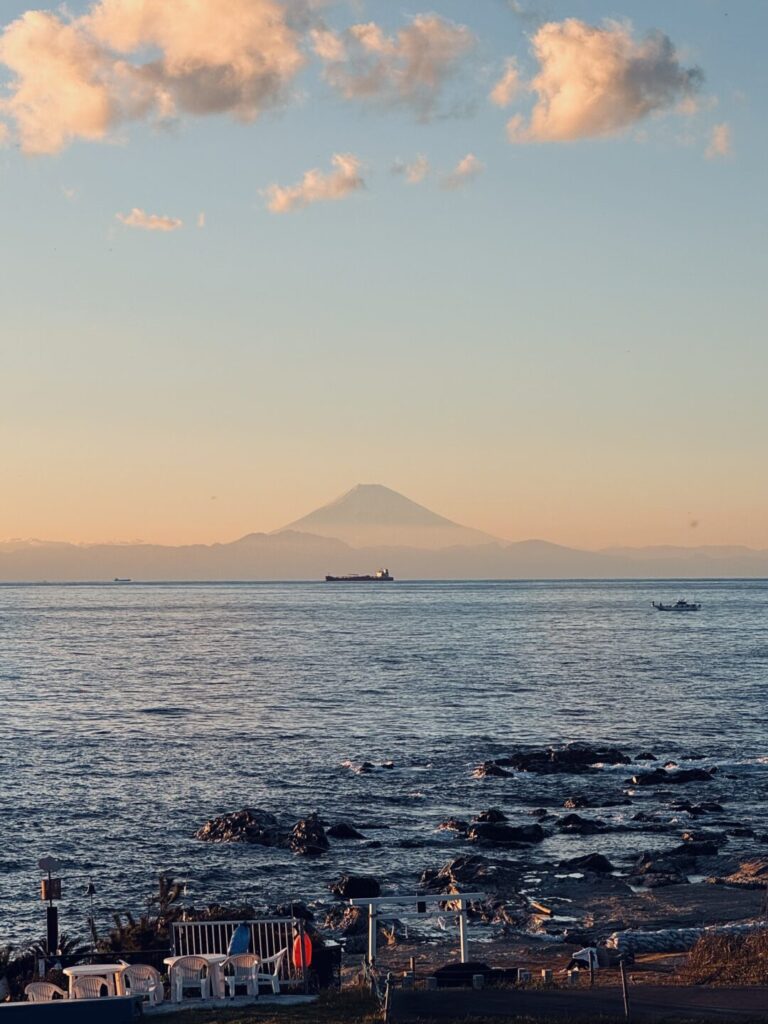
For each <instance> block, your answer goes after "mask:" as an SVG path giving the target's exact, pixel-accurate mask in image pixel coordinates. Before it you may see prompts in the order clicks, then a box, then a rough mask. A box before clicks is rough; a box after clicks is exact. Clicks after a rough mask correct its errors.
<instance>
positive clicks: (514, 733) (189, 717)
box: [0, 580, 768, 942]
mask: <svg viewBox="0 0 768 1024" xmlns="http://www.w3.org/2000/svg"><path fill="white" fill-rule="evenodd" d="M679 596H685V597H687V598H689V599H692V598H695V599H696V600H699V601H701V602H702V610H701V611H700V612H699V613H694V614H686V615H671V614H661V613H658V612H656V611H655V610H654V609H653V608H652V607H651V602H652V601H653V600H658V599H660V598H662V599H665V600H669V599H676V598H677V597H679ZM767 711H768V583H766V582H763V581H755V580H750V581H729V580H726V581H696V582H695V583H691V582H683V581H680V582H674V581H673V582H669V581H664V582H657V583H653V582H648V581H642V582H627V581H620V582H592V581H590V582H488V583H484V582H467V583H463V582H455V583H428V582H413V583H411V582H400V581H398V582H395V583H393V584H371V585H359V586H352V585H350V586H343V585H333V586H330V585H325V584H323V583H306V584H298V583H293V584H268V583H255V584H199V585H190V584H183V585H182V584H179V585H176V584H156V585H143V584H139V583H132V584H125V585H93V586H91V585H71V586H66V585H39V586H38V585H18V586H15V585H4V586H0V823H2V824H1V825H0V836H1V837H2V843H1V844H0V942H3V941H13V942H18V941H22V940H24V939H27V938H33V937H38V936H40V935H42V934H43V932H44V911H43V904H42V903H41V902H40V899H39V879H40V872H39V871H38V869H37V861H38V860H39V858H41V857H43V856H45V855H53V856H55V857H57V858H58V859H59V860H60V861H61V863H62V870H61V875H62V878H63V899H62V902H61V926H62V930H64V931H66V932H68V933H70V934H81V935H84V934H85V924H84V922H85V917H86V915H87V913H88V900H87V898H86V896H85V888H86V886H87V884H88V882H89V880H92V881H93V883H94V885H95V888H96V893H97V895H96V901H95V908H96V919H97V925H98V926H99V927H100V928H101V929H102V930H103V929H104V928H106V927H107V926H108V923H109V919H110V915H111V914H112V913H113V912H116V911H124V910H132V911H134V912H141V911H142V910H143V909H145V908H146V904H147V897H148V894H149V893H150V892H151V890H152V889H153V887H154V879H155V877H156V876H157V874H158V873H159V872H161V871H162V872H169V873H171V874H172V875H174V876H175V877H176V878H177V879H183V880H185V882H186V885H187V895H186V897H185V899H186V901H187V902H188V903H190V904H193V903H194V904H196V905H198V906H199V905H202V904H206V903H209V902H214V901H220V902H227V901H232V902H244V901H250V902H253V903H255V904H257V905H265V906H266V905H270V904H274V903H277V902H282V901H285V900H287V899H298V898H304V899H308V900H314V899H318V898H320V897H323V895H325V896H326V897H327V883H328V882H329V881H330V880H332V879H333V878H334V877H336V876H337V875H338V874H339V872H340V871H341V870H345V869H352V870H357V871H365V872H371V873H374V874H376V875H378V876H379V877H380V878H381V879H382V880H383V881H384V882H385V884H387V885H389V886H390V887H391V888H392V889H393V890H395V889H397V890H399V891H402V892H410V891H415V886H416V884H417V881H418V878H419V875H420V873H421V871H422V870H423V869H424V868H426V867H429V866H439V865H440V864H442V863H444V862H445V861H447V860H449V859H450V858H451V857H452V856H456V855H458V854H459V853H462V852H463V853H466V852H471V851H468V848H467V843H466V841H465V840H463V839H461V838H460V837H458V836H456V835H455V834H454V833H450V832H444V831H443V832H441V831H438V830H437V826H438V824H439V823H440V822H441V821H442V820H443V819H444V818H446V817H448V816H450V815H456V816H459V817H462V818H467V817H469V816H471V815H472V814H475V813H477V812H478V811H481V810H483V809H484V808H487V807H489V806H495V807H500V808H502V809H503V810H504V811H505V813H507V814H508V816H509V817H510V818H511V819H513V820H516V821H523V820H527V821H530V820H531V819H530V818H529V817H527V815H528V813H529V811H530V808H531V805H532V803H533V802H534V801H536V800H542V801H544V802H545V805H547V803H548V804H549V805H550V806H551V807H553V808H554V807H561V806H562V802H563V799H564V797H566V796H568V795H569V794H570V793H571V792H572V791H574V790H575V789H578V790H579V791H582V792H583V791H585V790H588V789H589V786H590V785H591V784H592V782H591V779H590V777H584V778H581V779H579V778H577V779H574V778H571V777H562V776H547V777H545V778H543V779H542V778H535V779H529V778H526V777H524V776H522V775H519V774H518V775H516V776H515V777H514V778H513V779H474V778H473V777H472V769H473V767H474V766H476V765H477V764H478V763H480V762H482V761H484V760H486V759H489V758H494V757H499V756H501V755H503V754H504V753H506V752H509V751H510V750H511V749H512V748H514V747H516V746H518V745H522V744H535V745H539V744H548V743H560V742H566V741H573V740H579V741H585V742H599V743H601V744H611V745H614V746H618V747H620V748H621V749H622V750H624V751H626V752H627V753H628V754H630V756H632V757H634V756H635V755H636V754H637V753H640V752H642V751H646V750H648V749H650V750H651V751H652V752H653V753H654V754H656V755H658V757H659V759H660V761H659V763H664V761H666V760H667V759H672V760H674V761H676V763H679V764H681V765H683V766H690V765H693V764H696V765H701V764H704V765H707V766H717V767H718V768H719V772H718V774H717V776H716V778H715V780H714V781H713V782H712V783H711V792H710V790H709V789H708V790H707V793H706V798H707V799H713V798H721V799H723V800H724V801H726V804H727V810H728V813H729V814H730V815H731V816H732V817H733V819H734V820H736V819H738V820H740V821H742V822H743V823H746V824H748V825H750V826H752V827H754V828H755V829H757V830H758V831H759V830H760V829H766V828H767V827H768V802H767V801H766V796H767V795H768V740H767V739H766V730H765V719H766V712H767ZM701 755H703V759H702V757H701ZM387 760H391V761H392V762H393V763H394V767H392V768H389V769H387V768H382V767H380V766H381V764H382V763H383V762H385V761H387ZM363 761H369V762H371V763H372V764H373V765H374V768H373V770H371V771H369V772H363V773H358V771H357V770H356V769H358V768H359V765H360V764H361V763H362V762H363ZM640 767H642V768H647V767H648V765H647V764H642V765H640V764H638V765H635V766H634V767H627V766H618V767H613V768H605V769H602V770H601V771H603V774H604V776H605V778H610V780H613V782H614V783H615V787H616V789H617V791H624V790H626V784H625V783H626V780H627V779H628V777H629V776H630V775H631V774H632V772H633V771H636V770H638V768H640ZM677 795H678V796H690V794H689V793H687V792H686V793H682V792H681V793H679V794H677ZM701 796H702V794H701V793H700V792H698V793H697V797H701ZM637 799H638V801H641V802H642V805H643V807H644V808H645V807H646V806H648V800H649V799H651V798H650V797H649V796H645V795H644V794H639V793H638V794H637ZM244 806H251V807H257V808H263V809H265V810H269V811H272V812H273V813H275V814H277V815H278V816H279V817H281V818H284V819H285V820H286V821H287V822H289V823H290V822H293V821H295V820H297V819H298V818H300V817H302V816H304V815H306V814H307V813H308V812H310V811H314V810H316V811H318V812H319V813H320V814H321V816H322V817H323V818H324V819H325V820H326V821H327V822H336V821H348V822H351V823H352V824H354V825H356V826H357V827H358V828H359V829H360V831H361V832H363V833H364V834H365V835H366V837H367V838H366V840H364V841H358V842H334V843H333V844H332V849H331V851H330V852H329V853H328V854H326V855H324V856H322V857H320V858H301V857H296V856H294V855H293V854H291V853H290V852H289V851H286V850H274V849H264V848H260V847H252V846H246V845H239V844H233V845H212V844H205V843H201V842H199V841H198V840H196V839H194V838H193V833H194V832H195V830H196V829H197V828H198V827H199V826H200V825H202V824H203V823H204V822H205V821H206V819H208V818H210V817H212V816H214V815H218V814H222V813H224V812H226V811H233V810H237V809H239V808H241V807H244ZM632 810H633V809H632V808H631V807H630V808H629V809H627V808H626V807H618V808H615V809H613V810H610V811H601V812H600V815H601V817H602V818H607V819H609V820H611V821H614V822H616V823H620V822H621V821H622V820H626V816H627V815H628V814H629V813H630V812H632ZM605 843H606V839H605V837H602V836H597V837H594V836H593V837H567V838H564V837H562V836H558V835H553V836H551V837H548V838H547V840H545V842H544V843H543V844H540V846H539V847H538V848H537V850H536V851H535V856H539V857H542V858H550V859H551V858H553V857H557V856H562V855H563V851H564V850H565V849H566V846H567V850H568V854H569V855H577V854H580V853H582V852H589V851H591V850H593V849H601V850H605ZM610 843H611V850H612V852H614V853H618V855H620V856H621V855H625V856H629V855H630V853H631V852H632V851H636V850H637V848H638V838H637V836H636V835H632V836H631V837H627V836H622V835H617V836H616V837H613V836H611V837H610ZM652 843H653V840H652V837H651V841H650V845H652ZM657 845H669V842H668V839H667V840H663V841H658V842H657ZM641 848H642V847H641Z"/></svg>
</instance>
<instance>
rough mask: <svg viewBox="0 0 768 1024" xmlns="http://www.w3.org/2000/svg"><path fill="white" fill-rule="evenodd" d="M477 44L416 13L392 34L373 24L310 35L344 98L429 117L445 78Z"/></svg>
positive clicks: (459, 30) (465, 33)
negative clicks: (402, 107) (397, 106)
mask: <svg viewBox="0 0 768 1024" xmlns="http://www.w3.org/2000/svg"><path fill="white" fill-rule="evenodd" d="M474 45H475V37H474V35H473V34H472V32H471V31H470V30H469V29H468V28H467V27H466V26H464V25H456V24H454V23H453V22H452V21H447V20H446V19H445V18H441V17H439V15H437V14H418V15H416V17H414V18H413V19H412V21H411V23H410V24H409V25H407V26H406V27H405V28H401V29H400V30H399V32H398V33H397V34H396V35H394V36H388V35H386V33H385V32H384V31H383V30H382V29H381V28H380V27H379V26H378V25H377V24H375V23H374V22H369V23H367V24H359V25H352V26H351V28H349V29H347V30H346V31H345V32H343V33H332V32H329V31H327V30H326V31H323V32H321V33H316V34H315V36H314V49H315V53H316V54H317V55H318V56H319V57H320V58H321V59H322V60H324V61H325V62H326V78H327V79H328V81H329V82H330V83H331V85H333V86H334V88H336V89H337V90H338V91H339V92H340V93H341V94H342V95H343V96H344V97H346V98H347V99H358V100H372V101H376V102H380V103H384V104H391V105H401V106H407V107H410V108H411V109H412V110H414V111H415V112H416V113H417V114H418V116H419V117H421V118H428V117H430V116H431V115H432V113H433V112H434V109H435V106H436V104H437V101H438V99H439V98H440V95H441V93H442V90H443V87H444V86H445V84H446V83H447V81H448V79H449V78H450V77H451V76H452V75H453V74H454V73H455V72H456V71H457V69H458V67H459V66H460V64H461V61H462V58H463V57H464V56H465V55H466V54H467V53H468V52H469V51H470V50H471V49H472V48H473V46H474Z"/></svg>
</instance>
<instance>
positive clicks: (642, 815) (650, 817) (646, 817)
mask: <svg viewBox="0 0 768 1024" xmlns="http://www.w3.org/2000/svg"><path fill="white" fill-rule="evenodd" d="M632 821H646V822H657V821H661V818H659V816H658V814H648V812H647V811H638V812H637V814H633V815H632Z"/></svg>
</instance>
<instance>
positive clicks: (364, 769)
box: [357, 761, 376, 775]
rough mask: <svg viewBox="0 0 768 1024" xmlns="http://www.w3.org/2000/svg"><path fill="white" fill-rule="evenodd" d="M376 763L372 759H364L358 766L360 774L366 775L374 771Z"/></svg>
mask: <svg viewBox="0 0 768 1024" xmlns="http://www.w3.org/2000/svg"><path fill="white" fill-rule="evenodd" d="M375 767H376V765H375V764H374V763H373V762H372V761H363V762H362V763H361V764H359V765H358V767H357V773H358V775H366V774H367V773H368V772H372V771H373V770H374V768H375Z"/></svg>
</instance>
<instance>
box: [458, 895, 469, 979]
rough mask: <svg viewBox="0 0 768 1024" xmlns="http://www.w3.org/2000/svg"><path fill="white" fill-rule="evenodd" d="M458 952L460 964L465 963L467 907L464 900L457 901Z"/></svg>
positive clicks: (466, 958)
mask: <svg viewBox="0 0 768 1024" xmlns="http://www.w3.org/2000/svg"><path fill="white" fill-rule="evenodd" d="M459 952H460V958H461V962H462V963H463V964H465V963H467V962H468V960H469V957H468V956H467V905H466V903H465V902H464V900H459Z"/></svg>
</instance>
